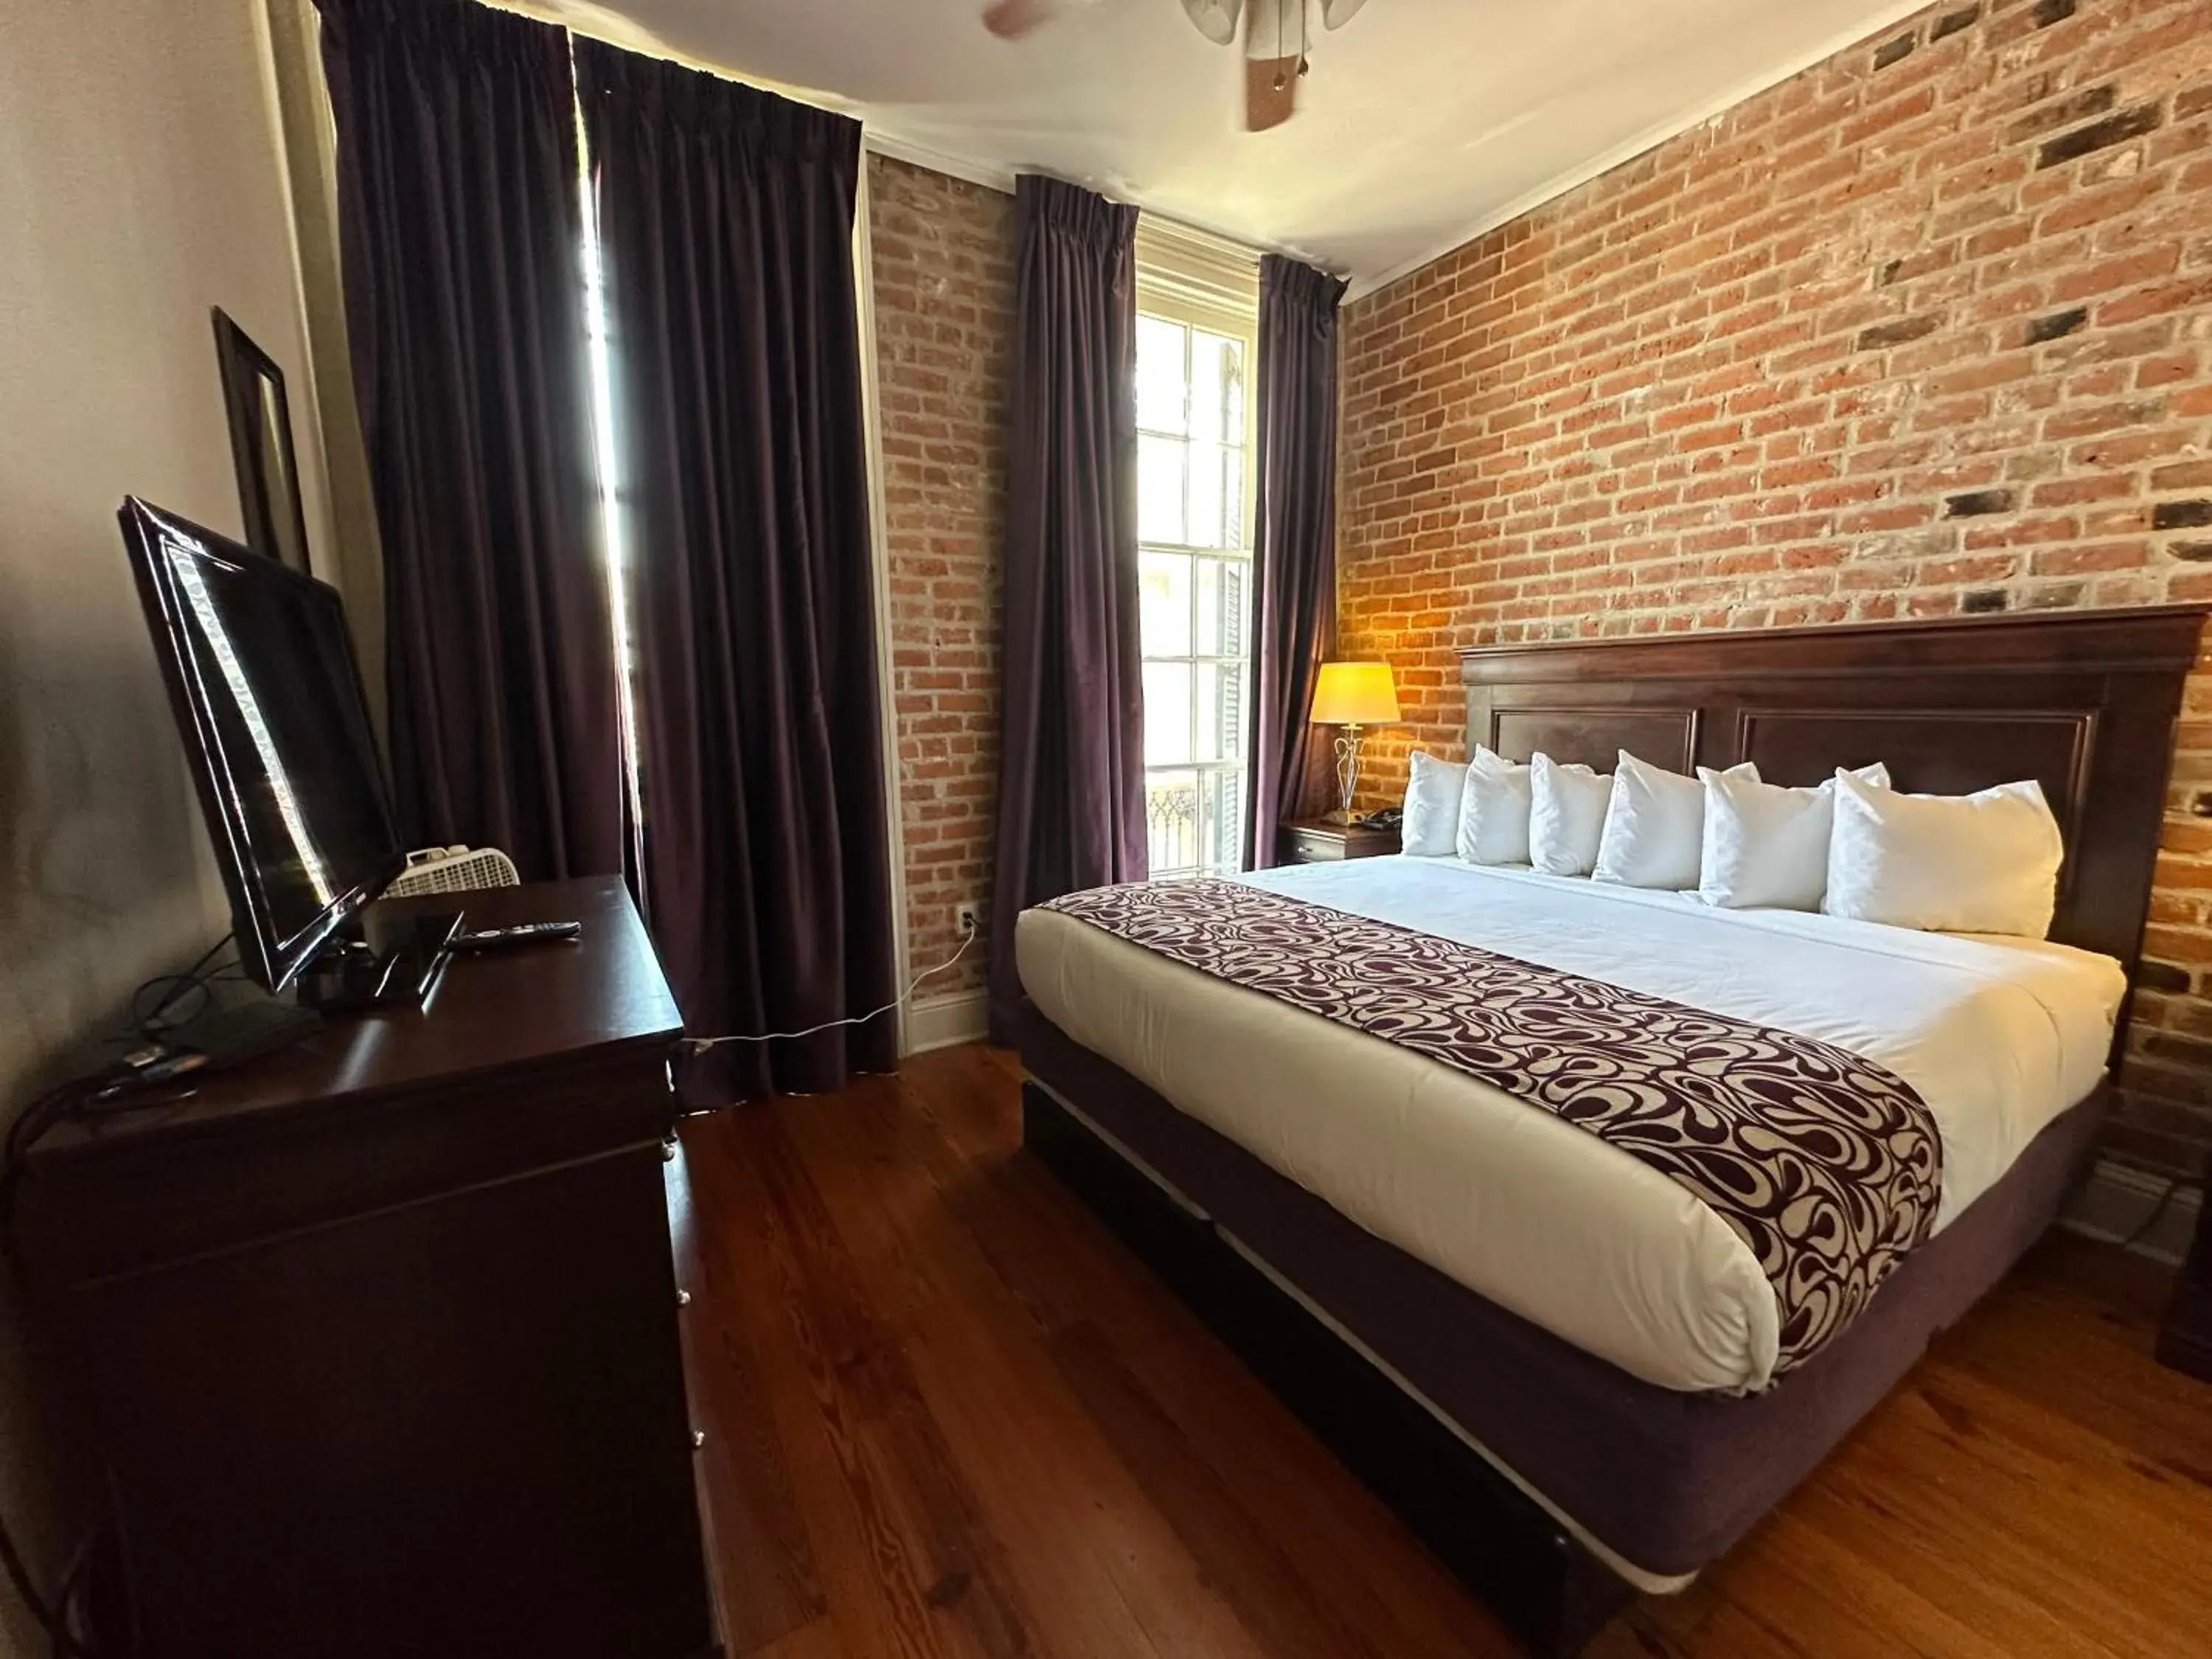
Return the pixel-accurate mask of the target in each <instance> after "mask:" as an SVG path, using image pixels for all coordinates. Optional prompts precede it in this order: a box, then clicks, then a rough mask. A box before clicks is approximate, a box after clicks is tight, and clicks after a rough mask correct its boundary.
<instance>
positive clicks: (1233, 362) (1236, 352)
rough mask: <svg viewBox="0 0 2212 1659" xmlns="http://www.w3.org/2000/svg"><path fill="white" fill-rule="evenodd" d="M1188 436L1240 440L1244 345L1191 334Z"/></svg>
mask: <svg viewBox="0 0 2212 1659" xmlns="http://www.w3.org/2000/svg"><path fill="white" fill-rule="evenodd" d="M1190 435H1191V436H1192V437H1194V438H1201V439H1204V440H1206V441H1207V442H1209V443H1242V442H1243V441H1244V343H1243V341H1241V340H1232V339H1230V338H1228V337H1226V336H1225V335H1220V334H1209V333H1207V332H1206V331H1205V330H1204V329H1195V330H1193V331H1192V333H1191V337H1190Z"/></svg>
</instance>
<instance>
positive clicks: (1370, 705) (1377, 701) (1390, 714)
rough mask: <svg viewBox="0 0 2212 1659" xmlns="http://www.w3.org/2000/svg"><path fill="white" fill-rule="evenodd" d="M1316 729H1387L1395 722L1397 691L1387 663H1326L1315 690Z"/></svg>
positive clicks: (1314, 711) (1314, 718)
mask: <svg viewBox="0 0 2212 1659" xmlns="http://www.w3.org/2000/svg"><path fill="white" fill-rule="evenodd" d="M1307 718H1308V719H1310V720H1312V721H1313V722H1314V724H1315V725H1316V726H1389V725H1391V724H1393V723H1395V721H1396V720H1397V718H1398V690H1397V688H1396V687H1395V686H1394V685H1392V684H1390V665H1389V663H1387V662H1325V663H1323V664H1322V665H1321V679H1320V681H1319V682H1318V683H1317V684H1316V685H1315V686H1314V700H1313V713H1312V714H1310V715H1309V716H1308V717H1307Z"/></svg>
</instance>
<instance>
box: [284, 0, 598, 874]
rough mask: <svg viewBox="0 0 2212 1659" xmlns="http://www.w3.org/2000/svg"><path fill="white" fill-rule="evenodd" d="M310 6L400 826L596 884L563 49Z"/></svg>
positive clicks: (588, 551) (525, 36)
mask: <svg viewBox="0 0 2212 1659" xmlns="http://www.w3.org/2000/svg"><path fill="white" fill-rule="evenodd" d="M319 5H320V7H321V10H322V14H323V30H322V41H323V60H324V64H325V70H326V71H327V74H328V76H329V81H330V88H331V106H332V108H333V110H334V112H335V114H336V116H337V174H338V201H339V234H340V240H341V252H342V258H343V269H344V278H345V294H346V315H347V325H348V331H349V335H350V337H351V346H352V353H353V362H354V384H355V391H356V396H357V397H358V399H359V402H360V405H361V416H362V432H363V434H364V435H365V436H366V438H367V440H368V462H369V472H370V479H371V485H372V488H373V489H374V495H375V498H376V510H377V520H378V525H379V528H380V531H381V532H382V538H383V544H384V582H385V612H386V635H387V644H386V662H385V671H386V695H387V697H388V700H389V703H390V735H391V750H392V775H393V785H394V792H395V794H396V796H397V804H398V811H399V817H400V824H401V829H402V830H403V832H404V834H405V835H407V836H409V838H410V840H411V841H412V842H415V843H416V845H422V844H427V843H431V842H436V843H441V844H444V843H450V842H470V843H471V844H472V845H475V846H489V847H502V848H506V849H507V852H509V853H510V854H513V858H514V861H515V863H516V865H517V866H519V867H520V869H521V871H522V873H523V874H524V875H525V876H526V877H528V878H550V877H556V876H572V875H584V874H590V873H598V872H611V871H616V870H619V869H621V868H622V867H623V860H622V839H623V836H622V798H623V787H622V759H621V746H620V743H621V740H620V727H619V724H618V721H617V715H616V708H615V697H614V686H615V678H614V661H613V648H612V643H611V637H612V636H611V632H610V629H609V627H608V621H607V593H606V568H605V561H604V558H603V553H602V546H601V541H600V525H599V486H598V473H597V470H596V467H595V465H594V463H593V458H592V422H591V393H590V385H589V381H588V379H587V373H586V360H585V355H584V322H583V311H582V295H581V293H580V288H579V285H578V282H577V263H576V256H577V249H578V246H579V240H578V239H579V236H580V230H581V224H580V210H579V206H578V203H577V196H576V147H575V115H574V103H573V101H572V100H571V96H570V91H569V76H568V35H567V34H566V33H565V32H563V31H562V30H561V29H557V28H554V27H549V26H547V25H545V24H543V23H535V22H532V21H528V20H526V19H525V18H521V17H517V16H514V15H511V14H509V13H507V12H502V11H494V10H491V9H488V8H486V7H483V6H480V5H475V4H463V3H455V0H319Z"/></svg>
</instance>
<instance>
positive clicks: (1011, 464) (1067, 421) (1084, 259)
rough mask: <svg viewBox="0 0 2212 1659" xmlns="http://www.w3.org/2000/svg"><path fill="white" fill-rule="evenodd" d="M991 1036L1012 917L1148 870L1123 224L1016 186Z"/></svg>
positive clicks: (1047, 192) (1105, 205)
mask: <svg viewBox="0 0 2212 1659" xmlns="http://www.w3.org/2000/svg"><path fill="white" fill-rule="evenodd" d="M1014 215H1015V221H1016V225H1017V231H1016V234H1017V238H1018V246H1017V252H1016V259H1017V265H1016V272H1017V275H1016V291H1015V317H1016V322H1015V330H1016V332H1015V341H1014V404H1013V410H1012V426H1011V441H1010V445H1009V449H1008V465H1007V480H1006V486H1007V488H1006V497H1007V499H1006V559H1005V572H1006V574H1005V583H1006V592H1005V604H1004V610H1003V611H1002V620H1003V624H1004V626H1003V632H1002V638H1003V645H1002V651H1003V660H1004V664H1005V668H1004V674H1005V683H1004V689H1003V695H1002V696H1001V699H1000V702H1001V706H1002V714H1001V717H1000V780H999V825H998V853H997V866H996V876H995V878H994V895H995V896H994V900H993V904H992V917H991V981H990V1024H991V1031H992V1034H993V1036H994V1038H995V1039H996V1040H997V1041H999V1042H1011V1041H1012V1036H1013V1032H1014V1030H1015V1026H1016V1020H1017V1016H1018V1012H1019V1009H1020V1006H1021V995H1022V992H1021V981H1020V978H1019V975H1018V973H1017V971H1016V969H1015V964H1014V924H1015V920H1016V918H1017V917H1018V915H1020V913H1021V911H1022V910H1023V909H1024V908H1026V907H1028V906H1030V905H1033V904H1038V903H1042V902H1044V901H1045V900H1047V899H1051V898H1057V897H1058V896H1060V895H1061V894H1063V893H1071V892H1074V891H1077V890H1079V889H1082V888H1085V887H1095V886H1098V885H1100V884H1103V883H1107V882H1117V881H1136V880H1141V879H1142V878H1143V877H1144V875H1145V871H1146V839H1145V770H1144V769H1145V755H1144V748H1145V744H1144V679H1143V671H1142V659H1141V654H1140V646H1139V638H1138V628H1137V510H1136V430H1137V414H1136V301H1137V278H1136V261H1135V246H1136V226H1137V210H1135V209H1134V208H1133V207H1125V206H1121V205H1120V204H1115V203H1112V202H1109V201H1107V200H1106V199H1105V198H1104V197H1101V196H1097V195H1094V194H1093V193H1092V192H1091V191H1086V190H1081V189H1079V188H1077V187H1076V186H1075V185H1068V184H1062V183H1060V181H1058V180H1056V179H1044V178H1039V177H1036V176H1035V175H1030V174H1024V176H1023V177H1021V178H1020V179H1018V180H1017V182H1016V187H1015V205H1014Z"/></svg>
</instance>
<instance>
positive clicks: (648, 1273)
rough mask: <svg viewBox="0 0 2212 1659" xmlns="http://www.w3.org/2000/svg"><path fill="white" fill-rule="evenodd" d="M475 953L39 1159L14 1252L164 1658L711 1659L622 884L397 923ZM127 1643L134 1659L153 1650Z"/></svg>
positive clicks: (648, 1069) (644, 983) (642, 1018)
mask: <svg viewBox="0 0 2212 1659" xmlns="http://www.w3.org/2000/svg"><path fill="white" fill-rule="evenodd" d="M456 902H459V903H462V904H464V905H465V907H466V908H467V911H468V918H469V922H470V925H471V926H472V927H494V926H499V925H501V924H505V923H510V922H516V921H557V920H565V919H571V918H573V919H574V920H577V921H581V922H582V923H583V927H584V931H583V936H582V939H580V941H579V942H577V943H575V944H573V945H540V946H534V947H531V948H528V949H524V950H516V951H508V952H502V953H499V954H488V955H483V956H477V957H458V958H456V959H455V961H454V962H453V964H452V966H451V968H450V969H448V970H447V974H446V976H445V979H444V981H443V982H442V983H441V985H440V987H438V989H437V990H436V992H435V994H434V995H433V997H432V998H431V1000H430V1001H429V1003H428V1006H426V1007H424V1008H422V1009H421V1010H419V1011H410V1012H404V1013H400V1014H396V1015H385V1016H380V1017H375V1018H346V1019H337V1020H333V1021H331V1023H329V1024H327V1025H325V1027H324V1028H323V1029H322V1030H321V1031H319V1033H318V1034H316V1035H315V1036H313V1037H312V1038H311V1039H310V1040H309V1041H307V1042H305V1043H302V1044H301V1045H300V1046H298V1047H296V1048H291V1049H288V1050H286V1051H284V1052H283V1053H282V1054H273V1055H270V1056H267V1057H264V1059H262V1060H258V1061H257V1062H254V1063H252V1064H250V1065H248V1066H244V1067H241V1068H240V1069H239V1070H237V1071H235V1072H233V1073H228V1074H226V1075H223V1076H221V1077H216V1078H214V1079H210V1080H209V1081H208V1082H206V1083H205V1084H204V1085H203V1086H202V1087H201V1089H200V1090H199V1091H197V1094H195V1095H194V1096H192V1097H190V1098H188V1099H186V1100H184V1101H182V1102H180V1103H177V1104H175V1105H173V1106H170V1107H167V1108H162V1109H155V1110H149V1111H143V1112H138V1113H135V1114H133V1115H130V1116H127V1117H117V1118H112V1119H109V1120H107V1121H105V1122H103V1123H101V1124H100V1125H98V1126H97V1127H84V1126H77V1125H72V1126H70V1127H66V1128H64V1129H62V1130H58V1131H56V1132H54V1133H51V1134H50V1135H48V1136H47V1137H46V1139H45V1140H44V1141H43V1142H42V1143H41V1145H40V1146H39V1147H38V1148H37V1150H36V1151H35V1152H34V1153H33V1157H32V1159H31V1162H30V1164H29V1168H28V1170H27V1175H26V1177H25V1180H24V1183H23V1190H22V1194H21V1240H22V1247H23V1253H24V1257H25V1261H26V1264H27V1267H28V1268H29V1270H30V1272H31V1273H32V1274H33V1279H34V1281H35V1282H36V1284H37V1285H38V1286H39V1290H40V1299H41V1301H42V1303H43V1304H44V1311H45V1312H46V1315H47V1316H48V1317H49V1318H50V1319H51V1320H52V1322H53V1323H54V1325H55V1326H56V1328H57V1330H58V1335H59V1336H60V1338H61V1340H63V1342H64V1346H65V1347H66V1349H67V1350H68V1353H69V1358H70V1360H71V1361H72V1362H73V1364H74V1365H75V1367H76V1372H77V1378H78V1391H79V1392H80V1394H81V1395H82V1398H83V1400H84V1401H85V1402H86V1403H87V1404H88V1407H89V1409H90V1414H91V1417H92V1419H93V1427H94V1432H95V1434H96V1435H97V1437H98V1440H99V1449H100V1454H101V1455H102V1457H103V1458H104V1460H105V1462H106V1466H107V1469H108V1471H109V1474H110V1477H111V1479H110V1484H111V1486H112V1493H113V1502H114V1507H115V1510H116V1511H117V1513H118V1517H119V1520H120V1523H121V1529H122V1531H121V1535H122V1540H123V1545H124V1548H125V1553H126V1554H127V1557H128V1561H129V1578H130V1582H131V1586H132V1588H133V1592H134V1600H135V1602H136V1608H137V1620H138V1623H139V1626H140V1628H141V1641H140V1643H139V1644H138V1646H137V1649H136V1650H137V1651H139V1652H143V1653H144V1654H146V1655H148V1656H149V1659H258V1656H270V1659H276V1656H282V1659H396V1656H400V1655H406V1656H410V1659H434V1656H435V1659H447V1656H452V1659H463V1656H466V1659H484V1656H487V1655H496V1654H513V1655H517V1656H520V1655H528V1656H530V1659H556V1656H559V1659H569V1656H573V1659H694V1656H700V1655H705V1654H709V1653H712V1652H714V1651H715V1638H714V1615H713V1612H712V1608H711V1605H710V1598H709V1594H708V1588H707V1577H706V1571H705V1564H704V1559H703V1554H704V1552H703V1548H702V1542H701V1535H700V1526H699V1517H698V1510H697V1506H696V1498H695V1494H694V1490H693V1475H692V1431H691V1425H690V1420H689V1416H688V1413H687V1409H686V1406H685V1401H684V1373H683V1364H682V1359H681V1357H680V1353H679V1344H678V1335H679V1334H678V1323H677V1322H678V1290H677V1286H676V1284H675V1282H674V1278H673V1272H672V1268H671V1255H670V1245H669V1228H668V1211H667V1202H666V1199H665V1194H664V1190H663V1186H662V1174H663V1146H664V1139H665V1137H667V1136H668V1135H669V1134H670V1133H671V1130H672V1126H673V1105H672V1101H671V1095H670V1092H669V1086H668V1073H667V1062H668V1060H669V1057H670V1054H671V1051H672V1045H673V1043H674V1041H675V1039H676V1037H677V1036H678V1030H679V1021H678V1015H677V1011H676V1006H675V1004H674V1002H673V1001H672V1000H671V998H670V995H669V993H668V987H667V985H666V982H665V981H664V980H663V979H662V977H661V974H660V969H659V963H657V962H656V961H655V959H654V957H653V947H652V945H650V944H649V943H648V942H647V939H646V935H645V930H644V929H643V927H641V925H640V924H639V921H638V919H637V914H636V912H635V909H634V908H632V907H631V904H630V902H629V896H628V894H627V893H626V892H625V891H624V890H623V885H622V884H621V883H620V882H619V881H618V880H616V879H614V878H606V879H603V880H588V881H576V882H562V883H550V884H541V885H536V886H528V887H521V888H513V889H507V890H501V891H496V892H489V893H467V894H462V895H458V896H446V897H444V898H442V899H440V900H435V901H434V900H416V901H406V902H402V903H400V904H398V905H395V906H393V907H392V908H395V909H404V908H409V907H410V906H414V907H431V908H437V907H442V908H452V906H453V904H454V903H456ZM119 1650H123V1651H129V1650H131V1648H130V1647H129V1646H128V1644H125V1646H124V1647H123V1648H121V1649H119Z"/></svg>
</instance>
